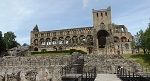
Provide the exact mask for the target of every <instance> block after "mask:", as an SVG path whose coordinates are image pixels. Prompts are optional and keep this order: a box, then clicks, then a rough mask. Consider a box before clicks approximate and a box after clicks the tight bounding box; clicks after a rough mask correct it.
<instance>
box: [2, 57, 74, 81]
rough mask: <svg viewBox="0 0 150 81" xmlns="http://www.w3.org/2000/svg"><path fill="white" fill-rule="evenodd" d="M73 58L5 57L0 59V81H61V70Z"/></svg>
mask: <svg viewBox="0 0 150 81" xmlns="http://www.w3.org/2000/svg"><path fill="white" fill-rule="evenodd" d="M71 60H72V56H70V55H67V56H56V57H48V56H46V57H43V56H37V57H3V58H1V59H0V76H1V77H0V81H2V79H5V81H12V80H13V81H18V80H19V81H50V79H51V80H52V81H61V75H60V69H61V67H63V66H65V65H67V64H69V63H70V62H71Z"/></svg>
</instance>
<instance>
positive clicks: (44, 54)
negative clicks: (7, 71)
mask: <svg viewBox="0 0 150 81" xmlns="http://www.w3.org/2000/svg"><path fill="white" fill-rule="evenodd" d="M58 55H59V56H62V55H70V53H41V54H33V55H32V56H58Z"/></svg>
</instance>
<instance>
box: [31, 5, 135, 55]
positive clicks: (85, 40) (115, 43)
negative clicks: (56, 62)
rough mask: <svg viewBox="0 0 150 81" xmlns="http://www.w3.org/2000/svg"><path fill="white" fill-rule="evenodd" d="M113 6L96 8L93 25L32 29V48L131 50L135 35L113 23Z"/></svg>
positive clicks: (115, 51)
mask: <svg viewBox="0 0 150 81" xmlns="http://www.w3.org/2000/svg"><path fill="white" fill-rule="evenodd" d="M111 22H112V21H111V7H108V8H107V9H100V10H94V9H93V26H91V27H81V28H72V29H62V30H52V31H39V29H38V26H37V25H36V26H35V27H34V29H33V30H32V31H31V40H30V41H31V49H32V51H42V50H43V51H45V50H46V51H54V50H56V51H57V50H59V51H61V50H69V49H78V50H82V51H85V52H87V53H88V54H94V53H96V54H123V53H131V41H132V35H131V33H130V32H128V30H127V28H126V27H125V26H124V25H116V24H112V23H111Z"/></svg>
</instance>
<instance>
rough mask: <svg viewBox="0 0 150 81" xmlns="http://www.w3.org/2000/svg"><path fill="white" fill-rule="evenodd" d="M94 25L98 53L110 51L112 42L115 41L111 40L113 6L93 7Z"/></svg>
mask: <svg viewBox="0 0 150 81" xmlns="http://www.w3.org/2000/svg"><path fill="white" fill-rule="evenodd" d="M93 27H94V31H95V32H94V35H95V38H96V40H95V42H96V46H97V51H98V53H108V51H109V50H110V49H109V47H110V45H111V42H112V41H113V40H111V38H112V27H111V7H108V8H107V9H101V10H94V9H93Z"/></svg>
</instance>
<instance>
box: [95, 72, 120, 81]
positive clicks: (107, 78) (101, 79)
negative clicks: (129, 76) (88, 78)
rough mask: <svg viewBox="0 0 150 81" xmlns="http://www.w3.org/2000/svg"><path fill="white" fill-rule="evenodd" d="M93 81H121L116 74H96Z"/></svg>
mask: <svg viewBox="0 0 150 81" xmlns="http://www.w3.org/2000/svg"><path fill="white" fill-rule="evenodd" d="M95 81H121V79H119V78H118V77H117V75H116V74H97V77H96V78H95Z"/></svg>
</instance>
